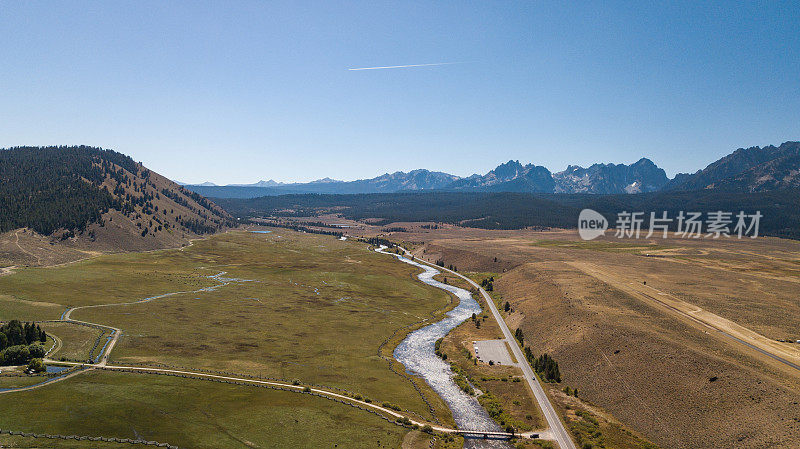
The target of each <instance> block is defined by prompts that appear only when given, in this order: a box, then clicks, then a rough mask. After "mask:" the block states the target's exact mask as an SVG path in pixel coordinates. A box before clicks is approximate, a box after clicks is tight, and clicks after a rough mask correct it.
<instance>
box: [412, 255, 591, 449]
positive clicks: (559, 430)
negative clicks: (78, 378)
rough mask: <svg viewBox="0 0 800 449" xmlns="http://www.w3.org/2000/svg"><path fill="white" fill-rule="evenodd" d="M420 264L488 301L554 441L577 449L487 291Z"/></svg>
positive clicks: (455, 273)
mask: <svg viewBox="0 0 800 449" xmlns="http://www.w3.org/2000/svg"><path fill="white" fill-rule="evenodd" d="M403 251H405V252H406V254H407V255H409V256H413V254H411V253H410V252H408V250H406V249H403ZM416 260H417V261H418V262H422V263H426V264H428V265H431V266H434V267H436V269H437V270H442V271H447V272H449V273H451V274H454V275H456V276H458V277H460V278H461V279H464V280H465V281H467V282H468V283H469V284H470V285H472V286H473V287H475V288H476V289H477V290H478V291H479V292H481V295H482V296H483V299H485V300H486V304H488V305H489V309H491V311H492V315H494V319H495V320H496V321H497V324H499V325H500V329H501V330H502V331H503V336H504V337H505V338H506V340H508V343H509V346H510V347H511V352H513V353H514V357H516V359H517V361H518V362H519V363H517V366H519V368H520V369H521V370H522V373H523V375H524V377H525V380H526V381H527V382H528V386H529V387H530V388H531V391H533V395H534V397H536V401H537V402H538V403H539V407H540V408H541V409H542V413H544V417H545V419H547V424H548V425H549V426H550V433H551V436H552V437H553V439H554V440H555V441H556V442H558V446H559V447H560V448H561V449H576V447H575V443H573V442H572V438H570V436H569V433H568V432H567V429H566V428H565V427H564V423H562V422H561V419H560V418H559V417H558V414H557V413H556V410H555V409H554V408H553V404H551V403H550V399H548V398H547V395H546V394H545V392H544V389H543V388H542V386H541V385H540V384H539V380H538V379H537V378H536V376H535V375H534V374H533V370H532V369H531V367H530V365H528V363H527V362H526V361H525V355H524V354H523V353H522V349H520V347H519V344H517V340H516V339H514V334H513V333H511V330H510V329H509V328H508V325H506V322H505V320H504V319H503V316H502V315H500V311H499V310H497V307H496V306H495V305H494V300H493V299H492V298H491V296H489V294H488V293H486V290H484V289H483V288H481V286H480V285H478V284H477V283H475V282H474V281H473V280H472V279H470V278H468V277H466V276H464V275H462V274H461V273H458V272H455V271H453V270H448V269H447V268H444V267H440V266H438V265H433V264H432V263H429V262H426V261H424V260H422V259H416Z"/></svg>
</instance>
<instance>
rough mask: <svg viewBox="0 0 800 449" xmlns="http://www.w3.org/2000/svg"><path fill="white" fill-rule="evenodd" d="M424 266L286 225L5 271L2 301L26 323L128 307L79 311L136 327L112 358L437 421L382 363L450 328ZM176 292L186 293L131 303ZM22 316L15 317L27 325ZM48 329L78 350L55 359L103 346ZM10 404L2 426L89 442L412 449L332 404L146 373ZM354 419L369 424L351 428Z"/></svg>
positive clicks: (75, 383) (49, 390) (1, 404)
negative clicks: (358, 398)
mask: <svg viewBox="0 0 800 449" xmlns="http://www.w3.org/2000/svg"><path fill="white" fill-rule="evenodd" d="M222 272H224V274H222V275H220V276H219V277H217V278H216V279H212V278H210V276H214V275H218V274H219V273H222ZM416 273H417V271H416V269H414V268H413V267H410V266H408V265H406V264H402V263H399V262H397V261H396V260H395V259H394V258H392V257H389V256H385V255H381V254H377V253H375V252H373V251H370V249H369V247H368V246H366V245H365V244H363V243H357V242H353V241H340V240H338V239H336V238H334V237H331V236H320V235H311V234H303V233H296V232H292V231H286V230H275V232H273V233H270V234H255V233H249V232H230V233H226V234H222V235H217V236H214V237H211V238H209V239H205V240H199V241H195V242H194V244H193V245H191V246H188V247H185V248H182V249H176V250H164V251H156V252H148V253H129V254H118V255H109V256H101V257H97V258H94V259H91V260H87V261H83V262H78V263H74V264H68V265H63V266H58V267H52V268H32V269H24V270H20V271H18V272H16V273H13V274H11V275H7V276H3V277H0V292H1V293H2V294H3V295H4V296H3V297H2V300H3V301H5V302H4V303H2V304H5V303H8V304H11V305H12V308H10V310H13V311H14V312H15V313H17V315H14V316H13V317H16V318H19V319H22V320H26V319H28V320H30V319H34V318H36V319H41V317H42V316H43V315H47V317H48V318H57V317H58V316H60V314H61V313H62V312H63V310H64V309H65V308H66V306H92V305H99V304H115V305H113V306H110V307H91V308H84V309H78V310H76V311H74V312H73V313H72V318H74V319H77V320H84V321H89V322H93V323H98V324H104V325H109V326H113V327H117V328H120V329H122V332H123V334H122V337H121V338H120V340H119V342H118V343H117V345H116V347H115V348H114V350H113V352H112V354H111V358H110V360H109V363H110V364H114V365H125V364H151V365H152V364H167V365H174V366H181V367H188V368H196V369H211V370H223V371H229V372H235V373H240V374H251V375H263V376H269V377H275V378H280V379H286V380H292V379H299V380H301V381H302V382H304V383H311V384H318V385H321V386H325V387H333V388H340V389H345V390H347V391H350V392H353V393H359V394H361V395H363V396H365V397H369V398H371V399H373V400H374V401H376V402H379V403H380V402H383V401H388V402H391V403H394V404H397V405H399V406H400V407H402V408H403V409H406V410H408V411H409V413H411V414H416V415H419V416H422V417H423V418H425V419H432V418H433V416H432V415H431V413H430V412H429V410H428V406H427V405H426V403H425V402H424V401H423V399H422V397H421V395H420V393H419V392H418V391H417V390H416V389H415V387H414V385H412V384H411V382H409V381H408V380H407V379H406V378H405V377H403V376H400V375H398V374H396V373H394V372H392V371H391V370H390V364H389V362H387V361H386V360H384V359H382V358H381V357H379V356H378V350H379V347H381V345H382V343H384V342H385V341H387V339H390V337H393V338H391V343H390V346H391V344H396V343H397V342H398V341H399V338H398V336H402V335H403V333H404V332H406V331H407V330H408V329H409V328H413V327H414V326H415V325H419V324H415V323H419V322H420V321H422V320H426V319H428V320H432V319H435V317H436V316H437V315H438V314H439V313H441V312H442V311H443V310H444V309H446V308H447V307H449V304H450V302H451V298H450V297H449V296H448V295H447V294H446V293H444V292H442V291H441V290H438V289H435V288H433V287H428V286H426V285H424V284H422V283H420V282H418V281H417V280H416V278H415V275H416ZM223 283H224V284H225V285H221V284H223ZM215 286H217V287H216V288H211V289H206V290H201V289H204V288H207V287H215ZM180 292H186V293H180ZM167 293H175V294H171V295H168V296H164V297H160V298H157V299H152V300H150V301H146V302H140V303H136V304H122V303H129V302H136V301H139V300H141V299H145V298H149V297H153V296H159V295H164V294H167ZM40 309H41V310H46V311H50V310H52V311H53V312H57V313H55V315H56V316H55V317H53V316H52V315H48V313H44V312H39V311H40ZM0 310H2V309H0ZM28 310H30V311H31V315H30V316H29V315H28V314H26V313H25V312H26V311H28ZM7 314H9V312H7V311H3V312H0V317H2V318H12V317H11V316H6V315H7ZM47 331H48V332H52V333H53V334H54V335H57V336H59V337H60V338H61V340H62V343H63V347H62V348H61V349H60V351H59V352H58V353H56V354H54V356H53V357H54V358H56V359H57V358H59V357H60V356H65V357H68V358H78V357H79V356H81V354H85V352H86V351H88V350H89V349H90V348H91V347H92V345H94V341H95V339H96V337H97V335H96V332H95V331H91V332H88V331H90V329H88V328H86V329H81V328H80V327H79V326H74V325H72V326H70V325H62V324H54V325H51V324H48V328H47ZM387 353H390V351H387V350H385V349H384V351H382V354H384V355H386V354H387ZM395 365H396V363H395ZM395 368H397V367H395ZM185 382H190V383H191V384H190V385H189V384H186V383H185ZM416 383H417V385H418V387H419V388H420V389H421V390H422V392H423V394H424V395H425V397H426V398H427V400H428V401H429V402H430V403H431V404H432V405H433V407H434V409H435V413H436V416H437V418H438V419H439V420H441V421H442V422H443V423H448V422H451V420H452V418H451V417H450V415H449V411H448V410H447V408H446V406H445V405H444V404H443V402H442V401H441V400H440V399H439V398H438V396H436V395H435V393H434V392H433V391H432V390H431V389H430V388H429V387H428V386H427V384H425V383H424V381H422V380H419V379H418V380H417V382H416ZM253 390H255V391H253ZM10 397H13V398H14V399H15V400H14V401H5V400H3V401H0V416H1V417H0V428H12V429H15V430H25V431H36V432H50V433H58V432H61V433H64V432H67V429H71V430H70V431H69V433H72V434H87V435H95V434H98V431H100V430H103V429H105V431H104V432H101V433H99V434H100V435H104V436H119V437H131V438H132V437H134V436H135V435H134V434H133V430H132V429H131V428H135V430H136V432H139V433H141V434H142V435H147V437H148V438H151V439H157V440H159V441H167V442H169V443H171V444H177V445H179V446H187V447H198V446H202V447H236V445H235V444H234V445H231V444H232V443H230V442H231V441H233V440H236V439H237V438H239V439H242V440H243V441H251V442H252V441H258V443H257V445H256V446H253V447H289V446H306V447H308V446H309V445H311V446H318V444H316V443H320V444H321V443H324V444H321V445H323V446H327V445H330V446H333V443H334V442H335V441H340V442H345V444H344V446H342V444H339V447H359V444H363V445H364V446H366V445H369V446H370V447H376V444H377V443H376V441H377V440H378V439H379V440H381V444H384V443H386V442H392V444H390V445H389V446H388V447H398V446H399V441H400V439H401V438H402V435H403V433H404V432H403V430H402V429H400V428H396V426H393V425H391V424H389V423H386V422H385V421H383V420H380V419H378V418H377V417H375V416H373V415H370V414H368V413H365V412H362V411H358V410H354V409H350V408H349V407H346V406H342V405H340V404H336V403H332V402H329V401H326V400H322V399H318V398H306V397H305V396H304V395H297V394H292V393H285V392H275V391H261V390H260V389H253V388H248V387H231V386H221V385H219V384H215V383H210V382H196V381H184V380H183V379H171V378H170V379H163V378H160V377H159V378H157V379H155V380H153V379H151V376H146V375H131V374H129V375H123V374H119V373H108V372H92V373H88V374H81V375H78V376H76V377H73V378H70V379H67V380H65V381H63V382H59V383H56V384H54V385H49V386H46V387H44V388H40V389H36V390H32V391H29V392H20V393H13V396H7V398H10ZM228 398H230V399H228ZM236 398H238V399H236ZM3 399H6V398H3ZM49 399H52V401H49ZM29 401H33V402H35V403H36V404H42V406H43V407H45V406H46V408H47V409H48V410H52V413H53V415H48V416H47V417H46V418H42V416H45V415H44V414H39V413H36V414H34V413H25V412H23V411H21V410H22V407H21V406H20V404H25V403H28V402H29ZM270 404H281V406H280V407H279V408H276V407H275V406H271V405H270ZM37 407H39V406H38V405H37V406H34V407H27V409H32V410H39V409H37ZM116 408H119V409H120V410H116ZM122 410H124V411H125V412H124V413H123V412H122ZM178 410H180V411H178ZM121 413H123V414H124V415H125V416H120V414H121ZM356 415H358V417H356ZM362 415H363V416H362ZM134 416H135V417H136V418H135V420H134V418H133V417H134ZM237 417H238V419H237ZM290 417H291V418H292V420H293V419H297V420H298V421H297V422H296V423H294V424H295V425H294V426H293V425H291V423H289V422H286V423H283V422H282V421H281V420H286V419H289V418H290ZM343 419H346V421H343ZM353 419H355V421H353V422H354V423H356V422H357V423H365V424H364V425H365V426H367V427H364V428H361V427H360V426H355V425H350V424H349V422H350V421H351V420H353ZM134 422H138V423H139V424H138V425H137V424H134ZM187 423H188V424H187ZM342 424H345V425H344V426H343V428H338V427H341V426H342ZM120 426H122V427H120ZM123 427H124V428H123ZM79 430H80V431H79ZM143 432H151V433H143ZM307 434H308V435H307ZM311 434H313V435H311ZM231 435H234V436H235V438H234V437H233V436H231ZM0 441H2V440H0ZM200 442H202V443H203V444H199V443H200ZM359 442H363V443H359ZM245 446H246V445H245ZM243 447H244V446H243ZM377 447H381V446H377Z"/></svg>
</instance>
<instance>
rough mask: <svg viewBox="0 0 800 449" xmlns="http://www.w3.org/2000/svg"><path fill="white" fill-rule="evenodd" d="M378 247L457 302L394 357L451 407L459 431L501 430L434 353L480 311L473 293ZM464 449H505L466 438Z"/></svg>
mask: <svg viewBox="0 0 800 449" xmlns="http://www.w3.org/2000/svg"><path fill="white" fill-rule="evenodd" d="M385 250H386V247H385V246H381V247H380V248H378V249H377V250H376V251H378V252H380V253H383V254H389V255H392V256H395V257H397V259H398V260H400V261H402V262H405V263H407V264H410V265H414V266H415V267H419V268H421V269H422V270H424V271H423V272H422V273H420V274H419V275H417V278H419V280H420V281H422V282H424V283H425V284H428V285H430V286H433V287H436V288H440V289H442V290H446V291H448V292H450V293H452V294H454V295H455V296H456V297H457V298H458V299H459V303H458V305H457V306H456V307H455V308H454V309H453V310H451V311H449V312H447V317H446V318H444V319H442V320H441V321H437V322H436V323H433V324H430V325H428V326H425V327H423V328H420V329H417V330H416V331H413V332H411V333H410V334H408V336H406V338H405V339H404V340H403V341H401V342H400V344H399V345H398V346H397V348H395V350H394V354H393V355H394V358H395V359H397V361H399V362H400V363H402V364H403V365H404V366H405V367H406V370H407V371H408V372H409V373H410V374H413V375H417V376H420V377H422V378H423V379H425V381H426V382H427V383H428V385H430V386H431V388H433V391H435V392H436V394H438V395H439V396H440V397H441V398H442V399H443V400H444V402H445V403H446V404H447V406H448V407H449V408H450V411H451V413H452V414H453V419H454V420H455V422H456V424H457V425H458V428H459V429H465V430H486V431H495V432H498V431H501V428H500V426H499V425H498V424H497V423H496V422H494V420H492V418H491V417H490V416H489V414H488V413H486V410H485V409H484V408H483V407H482V406H481V404H480V403H479V402H478V400H477V399H475V398H474V397H473V396H470V395H468V394H466V393H464V392H463V391H462V390H461V388H459V387H458V385H456V383H455V382H454V381H453V372H452V371H451V370H450V365H449V364H448V363H446V362H445V361H443V360H442V359H440V358H439V357H438V356H437V355H436V354H435V345H436V340H438V339H440V338H442V337H444V336H445V335H447V334H448V333H449V332H450V331H451V330H453V329H454V328H455V327H456V326H458V325H459V324H461V323H463V322H464V321H466V320H467V319H469V318H470V317H471V316H472V314H473V313H475V314H479V313H480V312H481V307H480V305H479V304H478V303H477V302H476V301H475V300H474V299H473V298H472V294H471V293H470V292H469V291H467V290H464V289H463V288H458V287H454V286H452V285H448V284H443V283H441V282H439V281H437V280H435V279H433V277H434V276H435V275H437V274H439V270H437V269H435V268H433V267H430V266H428V265H424V264H421V263H418V262H415V261H413V260H410V259H408V258H406V257H403V256H400V255H397V254H392V253H389V252H386V251H385ZM464 447H465V448H507V447H509V446H508V445H507V444H506V443H505V442H503V441H497V440H479V439H467V440H466V441H465V444H464Z"/></svg>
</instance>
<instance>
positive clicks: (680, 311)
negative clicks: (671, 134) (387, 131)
mask: <svg viewBox="0 0 800 449" xmlns="http://www.w3.org/2000/svg"><path fill="white" fill-rule="evenodd" d="M391 226H392V227H404V228H406V229H407V231H406V232H391V233H389V232H381V228H379V227H367V228H366V229H361V230H359V231H361V232H362V233H364V234H383V235H384V236H386V237H387V238H390V239H392V240H393V241H398V242H407V243H408V244H409V245H410V246H412V247H413V248H414V252H415V254H416V255H417V256H418V257H422V258H424V259H426V260H429V261H436V260H443V261H444V262H445V264H446V265H451V264H452V265H454V266H456V267H458V269H459V271H462V272H464V271H474V272H492V273H497V276H495V278H496V282H495V283H494V287H495V291H496V292H497V294H498V295H502V298H503V300H504V301H505V300H507V301H509V302H510V303H511V305H512V307H513V309H514V313H512V314H510V315H509V316H508V317H507V322H508V324H509V326H510V327H511V328H512V329H514V328H516V327H520V328H522V329H523V331H524V334H525V336H526V341H527V342H529V344H530V345H531V346H532V348H534V349H535V352H537V353H543V352H548V353H550V354H552V355H553V356H554V358H555V359H556V360H557V361H558V362H559V365H560V368H561V373H562V376H563V378H564V380H563V382H562V385H568V386H570V387H571V388H578V389H579V391H580V398H581V401H580V402H583V403H584V404H585V405H587V406H590V407H593V408H594V410H595V411H596V412H597V413H599V414H601V415H602V414H603V413H606V414H608V415H610V416H608V418H609V419H610V421H609V422H613V421H614V420H619V421H620V422H621V423H622V424H623V425H624V426H626V427H628V428H630V429H632V430H633V431H634V432H635V433H639V434H641V435H643V436H644V437H646V438H648V439H649V440H651V441H653V442H654V443H656V444H658V445H659V446H661V447H666V448H721V447H736V448H765V447H771V448H796V447H800V405H798V404H799V403H800V370H798V368H797V367H793V366H790V365H789V364H787V363H785V362H789V363H793V364H795V365H800V344H796V343H788V342H780V341H779V340H787V341H795V340H798V339H800V295H798V292H800V242H796V241H791V240H782V239H776V238H758V239H744V240H738V239H720V240H713V239H699V240H687V239H681V238H676V237H674V236H671V237H670V238H668V239H661V238H657V239H639V240H631V239H625V240H620V239H617V238H614V237H613V231H610V232H608V233H607V236H606V237H602V238H600V239H597V240H594V241H590V242H584V241H582V240H581V239H580V238H579V237H578V235H577V232H575V231H564V230H553V231H531V230H520V231H487V230H478V229H464V228H457V227H453V226H448V225H440V227H439V228H438V229H426V228H422V227H420V225H419V224H412V223H399V224H397V223H396V224H392V225H391ZM385 228H386V227H384V229H385ZM765 353H769V354H771V355H768V354H765ZM773 356H776V357H779V358H780V359H781V360H777V359H776V358H774V357H773ZM549 393H550V395H551V398H552V399H554V401H555V402H556V403H557V404H558V406H559V407H561V408H562V412H563V413H564V414H565V416H567V422H568V423H570V415H574V410H572V411H571V410H570V409H574V407H571V406H570V405H569V401H573V402H574V400H573V399H569V398H568V397H567V396H566V395H564V394H561V391H560V388H558V387H555V386H554V387H553V388H550V391H549ZM622 432H623V433H624V432H625V430H622Z"/></svg>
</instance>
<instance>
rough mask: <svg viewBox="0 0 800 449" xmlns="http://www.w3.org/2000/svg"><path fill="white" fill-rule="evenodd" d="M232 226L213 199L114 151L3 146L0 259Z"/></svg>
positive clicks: (58, 257) (33, 258) (154, 245)
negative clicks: (8, 147)
mask: <svg viewBox="0 0 800 449" xmlns="http://www.w3.org/2000/svg"><path fill="white" fill-rule="evenodd" d="M232 224H233V219H232V218H231V217H230V215H228V213H227V212H225V211H224V210H223V209H221V208H220V207H219V206H217V205H216V204H214V203H213V202H211V201H209V200H208V199H206V198H204V197H202V196H200V195H199V194H197V193H195V192H192V191H190V190H187V189H185V188H184V187H182V186H180V185H178V184H176V183H174V182H172V181H170V180H169V179H167V178H165V177H163V176H161V175H159V174H158V173H155V172H153V171H151V170H148V169H147V168H145V167H144V166H142V164H140V163H137V162H135V161H134V160H133V159H131V158H130V157H128V156H126V155H123V154H121V153H118V152H115V151H111V150H104V149H101V148H94V147H87V146H71V147H66V146H62V147H15V148H10V149H4V150H0V233H2V234H0V264H5V265H8V264H12V263H16V262H21V263H22V264H27V265H47V264H49V263H57V262H62V261H67V260H74V259H75V258H76V257H80V256H81V254H85V253H86V252H93V251H127V250H148V249H158V248H166V247H174V246H180V245H183V244H186V243H187V242H188V241H189V240H190V239H192V238H196V237H198V236H200V235H203V234H210V233H215V232H218V231H220V230H222V229H225V228H226V227H228V226H231V225H232Z"/></svg>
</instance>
